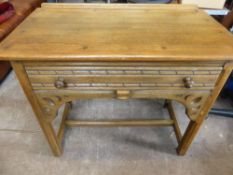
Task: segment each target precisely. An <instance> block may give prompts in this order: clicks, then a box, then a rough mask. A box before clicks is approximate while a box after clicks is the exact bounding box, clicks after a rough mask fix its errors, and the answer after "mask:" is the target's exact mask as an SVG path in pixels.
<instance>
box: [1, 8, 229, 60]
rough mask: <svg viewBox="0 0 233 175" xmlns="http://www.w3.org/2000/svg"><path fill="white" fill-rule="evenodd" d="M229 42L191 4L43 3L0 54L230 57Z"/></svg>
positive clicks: (60, 57)
mask: <svg viewBox="0 0 233 175" xmlns="http://www.w3.org/2000/svg"><path fill="white" fill-rule="evenodd" d="M190 19H191V20H190ZM61 20H62V22H61ZM232 43H233V38H232V37H231V36H230V33H229V32H228V31H227V30H225V29H224V28H223V27H221V26H220V25H219V24H218V23H217V22H215V21H214V19H212V18H211V17H209V16H208V15H207V14H205V13H204V12H202V10H199V9H198V8H197V7H195V6H181V5H174V4H172V5H109V4H91V5H82V4H81V5H74V6H73V5H72V7H71V5H69V4H57V5H52V6H51V5H46V4H45V5H43V7H42V8H41V9H37V10H36V11H35V12H34V13H32V15H30V17H29V18H27V19H26V20H25V21H24V22H23V23H22V24H21V25H20V26H19V27H18V28H17V29H16V30H15V31H14V32H13V33H12V34H11V35H10V36H9V37H8V38H7V39H6V40H4V41H3V42H2V43H1V44H0V58H1V59H2V60H9V59H11V60H22V59H23V60H34V61H35V60H64V59H66V60H73V61H87V60H89V61H174V60H177V61H184V60H186V61H194V60H198V61H206V60H226V59H227V60H232V59H233V44H232Z"/></svg>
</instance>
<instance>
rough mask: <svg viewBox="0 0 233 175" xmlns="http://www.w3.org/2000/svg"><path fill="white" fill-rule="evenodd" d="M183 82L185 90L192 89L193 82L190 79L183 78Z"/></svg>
mask: <svg viewBox="0 0 233 175" xmlns="http://www.w3.org/2000/svg"><path fill="white" fill-rule="evenodd" d="M183 81H184V86H185V87H186V88H192V87H193V85H194V81H193V79H192V77H185V78H184V79H183Z"/></svg>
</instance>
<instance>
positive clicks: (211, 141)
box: [0, 73, 233, 175]
mask: <svg viewBox="0 0 233 175" xmlns="http://www.w3.org/2000/svg"><path fill="white" fill-rule="evenodd" d="M162 104H163V101H161V100H160V101H156V100H129V101H117V100H85V101H77V102H75V103H74V110H73V111H72V112H71V114H70V117H72V118H76V117H78V118H83V117H85V118H87V117H88V118H102V117H104V118H166V117H167V111H166V109H163V108H162ZM216 105H217V106H221V107H231V106H230V104H229V103H228V102H225V101H223V100H221V101H218V102H217V104H216ZM175 106H176V111H177V113H178V114H179V122H180V124H181V128H182V130H184V128H185V126H186V125H187V117H186V116H185V115H184V109H183V107H182V106H181V105H180V104H176V105H175ZM57 123H58V121H56V122H55V124H57ZM176 145H177V143H176V140H175V136H174V132H173V131H172V129H171V128H153V127H151V128H142V127H134V128H129V127H126V128H121V127H116V128H95V127H93V128H68V129H67V130H66V133H65V140H64V153H63V156H62V157H59V158H57V157H54V156H53V155H52V153H51V151H50V149H49V147H48V144H47V142H46V141H45V138H44V136H43V134H42V132H41V130H40V128H39V126H38V124H37V122H36V119H35V117H34V114H33V113H32V110H31V107H30V105H29V103H28V102H27V100H26V98H25V96H24V95H23V92H22V89H21V87H20V86H19V84H18V81H17V80H16V78H15V75H14V73H11V74H10V76H9V77H8V78H7V80H6V81H5V82H4V83H3V84H2V85H1V86H0V174H1V175H21V174H23V175H27V174H28V175H52V174H56V175H110V174H111V175H129V174H130V175H141V174H142V175H145V174H146V175H150V174H151V175H152V174H153V175H154V174H159V175H191V174H192V175H196V174H200V175H232V174H233V119H230V118H223V117H216V116H212V115H210V116H209V117H208V119H207V120H206V121H205V123H204V125H203V127H202V128H201V131H200V132H199V135H198V137H196V139H195V141H194V143H193V144H192V146H191V148H190V149H189V151H188V153H187V154H186V155H185V156H177V155H176V152H175V147H176Z"/></svg>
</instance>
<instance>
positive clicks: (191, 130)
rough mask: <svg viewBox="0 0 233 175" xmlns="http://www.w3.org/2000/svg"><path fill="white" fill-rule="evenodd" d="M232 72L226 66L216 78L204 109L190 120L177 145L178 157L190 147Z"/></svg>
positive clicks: (229, 67) (230, 66)
mask: <svg viewBox="0 0 233 175" xmlns="http://www.w3.org/2000/svg"><path fill="white" fill-rule="evenodd" d="M231 71H232V65H231V64H226V65H225V67H224V70H223V71H222V73H221V75H220V76H219V78H218V81H217V83H216V87H215V89H214V91H213V92H212V94H211V95H210V96H209V97H208V99H207V102H206V104H205V105H204V108H203V109H202V110H201V111H200V114H199V116H198V117H197V118H196V120H194V121H193V120H191V121H190V122H189V125H188V127H187V129H186V131H185V133H184V135H183V137H182V139H181V142H180V143H179V145H178V147H177V153H178V154H179V155H184V154H185V153H186V152H187V150H188V148H189V146H190V145H191V143H192V141H193V139H194V137H195V136H196V134H197V132H198V130H199V128H200V127H201V125H202V123H203V121H204V119H205V117H206V116H207V115H208V113H209V111H210V109H211V107H212V106H213V104H214V102H215V100H216V99H217V97H218V95H219V93H220V91H221V90H222V88H223V86H224V84H225V82H226V80H227V79H228V77H229V75H230V74H231Z"/></svg>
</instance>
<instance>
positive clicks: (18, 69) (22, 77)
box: [11, 62, 62, 156]
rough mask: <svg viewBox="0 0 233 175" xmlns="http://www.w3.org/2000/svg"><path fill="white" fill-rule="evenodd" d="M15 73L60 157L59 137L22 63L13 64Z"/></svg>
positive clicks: (54, 152) (46, 135)
mask: <svg viewBox="0 0 233 175" xmlns="http://www.w3.org/2000/svg"><path fill="white" fill-rule="evenodd" d="M11 64H12V66H13V68H14V71H15V73H16V75H17V77H18V80H19V82H20V84H21V86H22V88H23V91H24V93H25V95H26V96H27V99H28V101H29V102H30V103H31V106H32V109H33V111H34V113H35V115H36V118H37V120H38V122H39V124H40V126H41V128H42V130H43V132H44V135H45V137H46V139H47V140H48V142H49V145H50V148H51V149H52V151H53V154H54V155H55V156H60V155H61V154H62V148H61V145H60V143H59V140H58V137H57V135H56V134H55V131H54V128H53V126H52V124H51V121H48V120H46V118H47V117H46V114H45V112H44V111H43V109H42V108H41V105H40V103H39V101H38V99H37V97H36V95H35V93H34V92H33V90H32V87H31V84H30V82H29V79H28V76H27V73H26V71H25V68H24V66H23V64H22V63H21V62H11Z"/></svg>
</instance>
